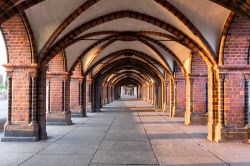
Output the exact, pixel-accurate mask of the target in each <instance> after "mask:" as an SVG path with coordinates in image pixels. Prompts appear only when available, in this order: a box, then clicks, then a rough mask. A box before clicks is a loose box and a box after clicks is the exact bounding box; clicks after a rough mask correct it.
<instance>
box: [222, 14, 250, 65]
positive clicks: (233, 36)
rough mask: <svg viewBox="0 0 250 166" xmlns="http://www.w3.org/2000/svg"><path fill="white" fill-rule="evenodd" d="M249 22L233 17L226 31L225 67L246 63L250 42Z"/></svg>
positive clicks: (239, 17) (240, 17)
mask: <svg viewBox="0 0 250 166" xmlns="http://www.w3.org/2000/svg"><path fill="white" fill-rule="evenodd" d="M249 34H250V20H249V19H248V18H245V17H242V16H235V18H234V19H233V21H232V23H231V26H230V29H229V31H228V34H227V37H226V41H225V47H224V53H223V61H224V64H225V65H243V64H245V65H246V64H247V63H248V60H247V59H248V49H249V41H250V35H249Z"/></svg>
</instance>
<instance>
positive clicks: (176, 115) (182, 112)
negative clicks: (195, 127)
mask: <svg viewBox="0 0 250 166" xmlns="http://www.w3.org/2000/svg"><path fill="white" fill-rule="evenodd" d="M184 116H185V111H182V110H176V111H175V114H174V117H184Z"/></svg>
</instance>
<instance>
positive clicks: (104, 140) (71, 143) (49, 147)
mask: <svg viewBox="0 0 250 166" xmlns="http://www.w3.org/2000/svg"><path fill="white" fill-rule="evenodd" d="M72 120H73V125H70V126H47V132H48V135H49V138H48V140H45V141H39V142H28V143H27V142H25V143H24V142H18V143H15V142H11V143H10V142H0V165H1V166H2V165H3V166H5V165H6V166H7V165H10V166H15V165H20V164H21V165H24V166H33V165H36V166H37V165H38V166H55V165H60V166H61V165H62V166H67V165H69V166H71V165H76V166H77V165H81V166H82V165H83V166H84V165H90V166H110V165H112V166H115V165H117V166H121V165H131V166H132V165H137V166H140V165H141V166H147V165H150V166H156V165H162V166H165V165H174V166H176V165H179V166H189V165H190V166H210V165H211V166H221V165H233V166H249V165H250V145H249V144H242V143H214V142H210V141H209V140H207V139H206V136H207V127H206V126H196V125H191V126H186V125H184V124H183V118H170V117H168V116H167V113H161V112H155V111H154V110H153V109H152V106H151V105H149V104H147V103H145V102H143V101H139V100H135V101H133V100H129V101H125V100H123V101H116V102H113V103H110V104H109V105H107V106H105V109H103V110H102V112H100V113H89V114H88V117H87V118H72ZM2 136H3V132H0V137H2Z"/></svg>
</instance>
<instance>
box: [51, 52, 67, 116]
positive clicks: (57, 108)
mask: <svg viewBox="0 0 250 166" xmlns="http://www.w3.org/2000/svg"><path fill="white" fill-rule="evenodd" d="M48 71H49V73H51V78H50V103H51V112H62V111H63V110H62V81H63V79H62V76H61V75H60V73H62V72H64V63H63V55H62V53H60V54H58V55H56V56H55V57H54V58H53V59H52V60H51V61H50V62H49V67H48Z"/></svg>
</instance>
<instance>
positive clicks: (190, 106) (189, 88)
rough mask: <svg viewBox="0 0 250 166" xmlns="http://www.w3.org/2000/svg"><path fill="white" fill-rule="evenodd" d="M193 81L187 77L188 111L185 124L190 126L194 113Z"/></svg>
mask: <svg viewBox="0 0 250 166" xmlns="http://www.w3.org/2000/svg"><path fill="white" fill-rule="evenodd" d="M192 89H193V79H191V78H190V77H189V76H186V111H185V120H184V123H185V124H186V125H189V124H190V123H191V112H192V111H193V94H192V92H193V90H192Z"/></svg>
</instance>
